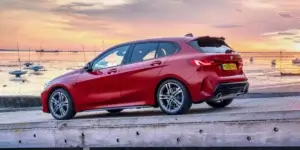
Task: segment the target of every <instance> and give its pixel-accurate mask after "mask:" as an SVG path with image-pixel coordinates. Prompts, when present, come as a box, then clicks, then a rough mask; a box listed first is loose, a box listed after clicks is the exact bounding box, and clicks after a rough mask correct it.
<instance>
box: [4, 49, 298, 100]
mask: <svg viewBox="0 0 300 150" xmlns="http://www.w3.org/2000/svg"><path fill="white" fill-rule="evenodd" d="M240 54H241V55H242V58H243V60H244V71H245V73H246V75H247V77H248V79H249V82H250V84H251V86H250V89H255V88H261V87H262V86H273V85H278V84H292V83H293V84H296V83H300V78H299V77H298V76H294V77H293V76H284V77H282V76H281V72H283V73H300V65H298V64H293V63H292V60H293V59H295V58H297V57H298V58H300V53H295V52H290V53H288V52H283V53H282V54H281V55H280V53H279V52H276V53H275V52H273V53H253V52H248V53H247V52H241V53H240ZM98 55H99V54H98ZM20 56H21V61H22V62H28V61H29V57H28V54H27V53H26V52H21V53H20ZM0 57H1V59H0V70H1V71H0V95H16V94H17V95H18V94H26V95H39V94H40V92H41V91H42V90H43V87H44V84H45V82H47V81H49V80H51V79H53V78H55V77H57V76H59V75H62V74H64V73H67V72H70V71H72V70H75V69H79V68H82V67H83V66H84V65H85V64H86V61H89V60H92V59H93V58H95V57H96V55H95V53H94V52H86V61H85V60H84V55H83V53H82V52H78V53H68V52H60V53H43V54H42V56H41V54H40V53H35V52H32V53H31V56H30V62H32V63H34V65H38V64H39V65H42V66H44V67H45V70H46V71H42V70H40V71H38V72H34V71H33V70H29V69H25V67H26V66H22V70H24V71H25V70H26V71H27V74H25V75H23V76H22V78H21V79H16V78H15V77H14V76H11V75H10V74H8V72H10V71H13V70H16V69H17V70H18V69H19V66H18V65H19V62H18V58H17V57H18V56H17V52H0ZM251 57H253V62H252V63H251V62H250V58H251ZM21 64H23V63H21Z"/></svg>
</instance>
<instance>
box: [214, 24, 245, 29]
mask: <svg viewBox="0 0 300 150" xmlns="http://www.w3.org/2000/svg"><path fill="white" fill-rule="evenodd" d="M213 27H214V28H239V27H243V25H237V24H224V25H215V26H213Z"/></svg>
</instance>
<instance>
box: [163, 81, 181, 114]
mask: <svg viewBox="0 0 300 150" xmlns="http://www.w3.org/2000/svg"><path fill="white" fill-rule="evenodd" d="M158 100H159V101H160V103H161V106H162V107H163V108H164V109H165V110H166V111H168V112H171V113H173V112H176V111H178V110H179V109H180V108H181V107H182V105H183V100H184V93H183V90H182V88H181V86H179V85H178V84H176V83H173V82H167V83H166V84H165V85H164V86H163V87H162V88H161V89H160V91H159V98H158Z"/></svg>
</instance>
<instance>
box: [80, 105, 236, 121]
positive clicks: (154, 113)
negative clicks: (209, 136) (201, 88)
mask: <svg viewBox="0 0 300 150" xmlns="http://www.w3.org/2000/svg"><path fill="white" fill-rule="evenodd" d="M239 109H242V107H226V108H218V109H216V108H193V109H191V110H190V112H189V113H187V114H185V115H189V114H213V113H220V112H224V113H228V112H230V111H233V110H239ZM164 115H166V114H164V113H163V112H161V111H160V110H159V109H155V110H145V111H141V110H139V111H134V110H133V111H131V112H120V113H108V112H105V111H103V110H100V112H99V113H95V114H87V115H79V116H76V117H75V118H74V119H92V118H114V117H146V116H164Z"/></svg>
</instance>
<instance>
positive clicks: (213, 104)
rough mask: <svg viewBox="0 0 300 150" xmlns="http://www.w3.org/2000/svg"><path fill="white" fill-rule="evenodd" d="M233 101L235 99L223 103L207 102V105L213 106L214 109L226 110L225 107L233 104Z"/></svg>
mask: <svg viewBox="0 0 300 150" xmlns="http://www.w3.org/2000/svg"><path fill="white" fill-rule="evenodd" d="M232 101H233V99H225V100H222V101H221V102H216V101H206V104H208V105H209V106H211V107H213V108H224V107H226V106H228V105H229V104H231V102H232Z"/></svg>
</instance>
